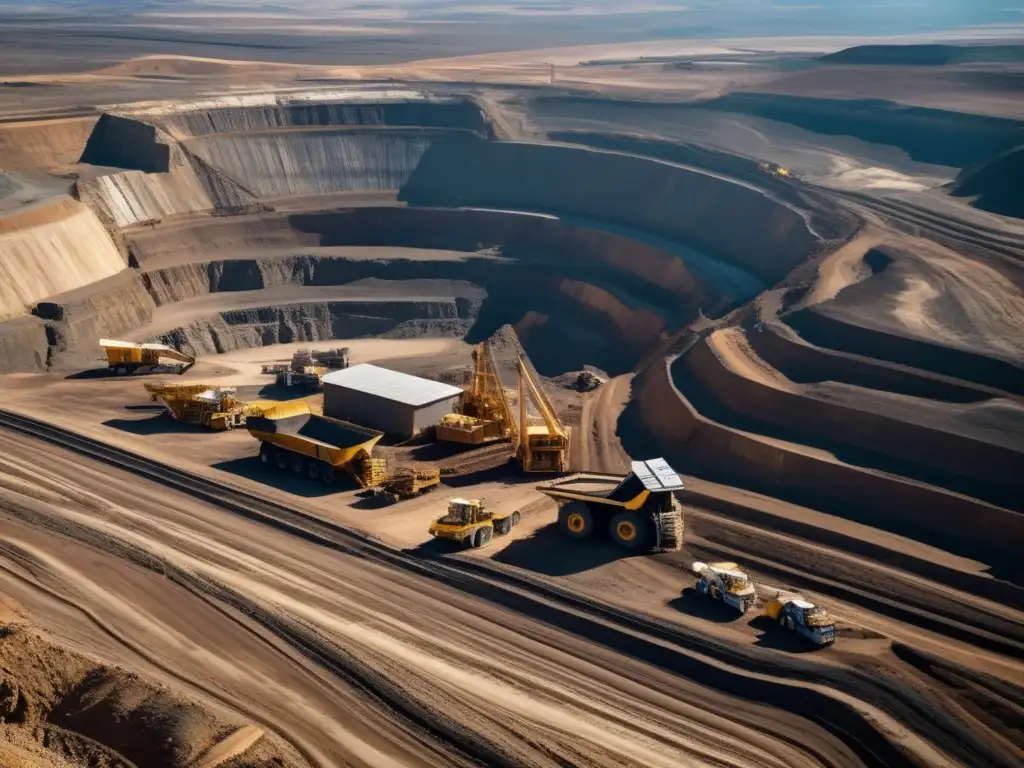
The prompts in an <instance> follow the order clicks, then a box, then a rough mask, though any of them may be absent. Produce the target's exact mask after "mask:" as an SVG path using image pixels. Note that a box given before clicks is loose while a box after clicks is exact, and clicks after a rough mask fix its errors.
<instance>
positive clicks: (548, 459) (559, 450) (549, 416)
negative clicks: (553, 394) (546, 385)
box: [516, 356, 569, 473]
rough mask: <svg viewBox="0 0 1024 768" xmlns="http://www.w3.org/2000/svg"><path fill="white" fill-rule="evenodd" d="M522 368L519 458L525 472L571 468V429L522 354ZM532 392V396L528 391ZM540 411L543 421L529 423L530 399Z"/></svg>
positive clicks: (519, 368)
mask: <svg viewBox="0 0 1024 768" xmlns="http://www.w3.org/2000/svg"><path fill="white" fill-rule="evenodd" d="M517 366H518V370H519V433H518V444H517V445H516V458H518V460H519V465H520V466H521V467H522V469H523V472H551V473H564V472H568V471H569V430H568V429H566V428H565V427H563V426H562V423H561V422H560V421H559V420H558V416H556V415H555V409H554V408H552V407H551V402H550V401H549V400H548V398H547V395H545V394H544V392H543V391H542V390H541V389H540V387H538V386H537V383H536V382H535V381H534V380H533V376H531V375H530V371H529V369H528V368H527V367H526V362H525V361H524V360H523V358H522V356H520V357H519V360H518V361H517ZM528 394H529V398H528V397H527V395H528ZM530 400H532V401H533V404H534V406H535V407H536V408H537V410H538V411H539V412H540V417H541V419H542V420H543V422H544V423H543V424H540V425H533V424H530V423H529V419H528V416H529V401H530Z"/></svg>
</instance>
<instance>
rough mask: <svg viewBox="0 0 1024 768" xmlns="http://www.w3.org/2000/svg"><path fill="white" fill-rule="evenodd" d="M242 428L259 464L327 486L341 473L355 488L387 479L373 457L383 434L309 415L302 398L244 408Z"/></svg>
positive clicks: (384, 466) (383, 466)
mask: <svg viewBox="0 0 1024 768" xmlns="http://www.w3.org/2000/svg"><path fill="white" fill-rule="evenodd" d="M250 408H251V412H250V413H249V415H248V417H247V418H246V423H245V428H246V429H248V430H249V434H251V435H252V436H253V437H255V438H256V439H257V440H259V441H260V462H262V464H263V465H264V466H267V467H274V466H276V467H278V468H280V469H290V470H291V471H293V472H295V473H297V474H305V475H307V476H308V477H310V478H311V479H313V480H318V479H319V480H322V481H323V482H324V483H328V484H330V483H333V482H334V481H335V479H336V478H337V477H338V474H339V473H340V472H346V473H347V474H349V475H351V476H352V478H353V479H354V480H355V481H356V483H357V484H358V485H359V486H360V487H361V488H373V487H375V486H378V485H380V484H381V483H382V482H383V481H384V480H386V479H387V464H386V462H385V460H384V459H382V458H375V457H374V456H373V449H374V447H375V446H376V445H377V441H378V440H380V439H381V437H383V436H384V433H383V432H377V431H376V430H373V429H367V428H366V427H360V426H358V425H356V424H350V423H349V422H347V421H341V420H340V419H332V418H329V417H327V416H322V415H320V414H316V413H313V412H312V411H310V409H309V405H308V404H307V403H306V402H305V401H304V400H298V401H290V402H284V403H275V404H270V405H267V406H265V407H259V406H252V405H251V406H250Z"/></svg>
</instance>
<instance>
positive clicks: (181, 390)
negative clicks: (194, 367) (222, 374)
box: [144, 381, 248, 431]
mask: <svg viewBox="0 0 1024 768" xmlns="http://www.w3.org/2000/svg"><path fill="white" fill-rule="evenodd" d="M144 386H145V387H146V391H147V392H149V394H150V397H151V398H152V400H153V402H162V403H163V404H164V405H165V406H167V411H168V413H170V414H171V416H172V417H173V418H174V419H175V420H176V421H180V422H182V423H183V424H195V425H196V426H200V427H208V428H209V429H212V430H215V431H220V430H225V429H234V428H235V427H241V426H244V425H245V419H246V416H247V415H248V410H247V407H246V405H245V403H243V402H241V401H240V400H239V399H238V398H237V396H236V394H237V390H236V389H235V388H234V387H211V386H209V385H208V384H167V383H165V382H162V381H159V382H155V383H146V384H145V385H144Z"/></svg>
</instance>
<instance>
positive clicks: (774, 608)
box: [764, 593, 836, 647]
mask: <svg viewBox="0 0 1024 768" xmlns="http://www.w3.org/2000/svg"><path fill="white" fill-rule="evenodd" d="M764 615H765V616H767V617H768V618H770V619H775V620H776V621H777V622H779V624H780V625H782V626H783V627H785V628H786V629H788V630H789V631H790V632H796V633H797V634H798V635H801V636H803V637H806V638H807V639H808V640H810V641H811V642H812V643H814V645H817V646H819V647H821V646H825V645H832V644H833V643H835V641H836V622H835V619H833V618H832V617H831V616H830V615H829V614H828V612H827V611H826V610H825V609H824V608H820V607H818V606H816V605H815V604H814V603H811V602H808V601H807V600H804V599H803V598H801V597H798V596H796V595H783V594H782V593H779V594H777V595H776V596H775V597H773V598H771V599H769V600H766V601H765V603H764Z"/></svg>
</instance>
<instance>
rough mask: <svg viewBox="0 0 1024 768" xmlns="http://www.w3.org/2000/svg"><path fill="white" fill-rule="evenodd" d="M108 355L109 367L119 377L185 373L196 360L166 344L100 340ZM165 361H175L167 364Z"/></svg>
mask: <svg viewBox="0 0 1024 768" xmlns="http://www.w3.org/2000/svg"><path fill="white" fill-rule="evenodd" d="M100 346H101V347H103V351H104V352H105V353H106V355H107V367H108V368H110V370H111V372H113V373H116V374H117V375H118V376H127V375H128V374H140V375H141V374H144V373H178V374H181V373H185V371H187V370H188V369H189V368H191V367H192V366H193V365H195V364H196V359H195V358H194V357H192V356H191V355H186V354H185V353H184V352H179V351H178V350H176V349H174V347H169V346H167V345H166V344H137V343H136V342H134V341H118V340H116V339H100ZM164 360H173V361H175V362H173V363H166V362H164Z"/></svg>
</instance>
